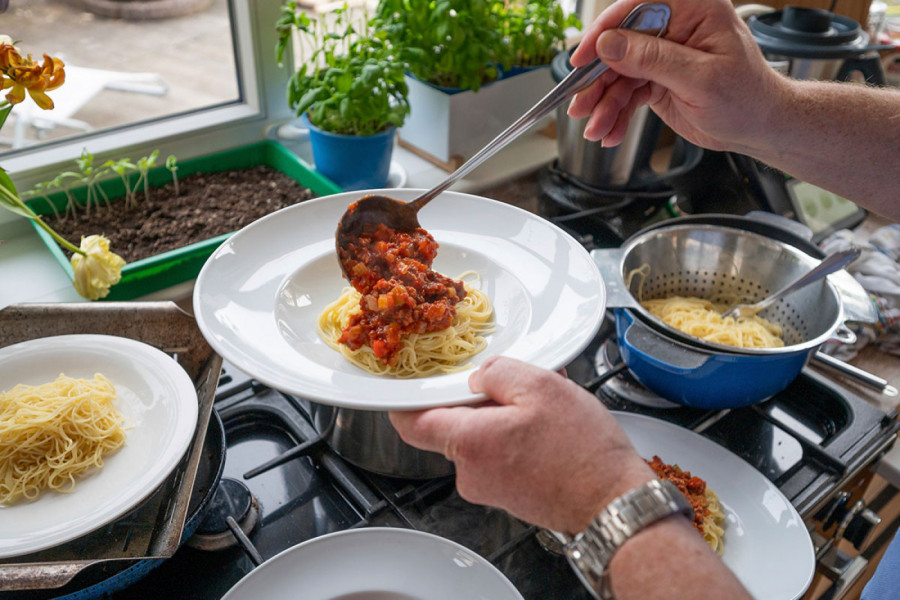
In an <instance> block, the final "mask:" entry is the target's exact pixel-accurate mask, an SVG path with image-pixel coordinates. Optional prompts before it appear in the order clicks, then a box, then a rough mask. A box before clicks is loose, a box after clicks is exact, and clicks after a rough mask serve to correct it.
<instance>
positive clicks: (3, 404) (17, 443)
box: [0, 373, 125, 504]
mask: <svg viewBox="0 0 900 600" xmlns="http://www.w3.org/2000/svg"><path fill="white" fill-rule="evenodd" d="M115 400H116V389H115V387H114V386H113V384H112V383H111V382H110V381H109V380H108V379H107V378H106V377H104V376H103V375H101V374H99V373H97V374H95V375H94V377H93V379H75V378H72V377H67V376H66V375H64V374H60V375H59V377H57V378H56V380H54V381H52V382H49V383H44V384H41V385H24V384H19V385H17V386H15V387H13V388H12V389H10V390H8V391H6V392H2V393H0V504H12V503H14V502H16V501H19V500H22V499H25V500H34V499H35V498H37V497H38V496H39V495H40V494H41V492H42V491H44V490H47V489H50V490H55V491H57V492H69V491H71V490H72V488H74V486H75V484H76V478H78V477H80V476H81V475H83V474H84V473H86V472H87V471H89V470H91V469H93V468H102V467H103V459H104V457H105V456H106V455H108V454H109V453H111V452H114V451H115V450H117V449H118V448H120V447H121V446H122V445H123V444H124V443H125V430H124V428H123V427H122V423H123V418H122V415H121V414H120V413H119V411H118V410H116V408H115V406H114V403H115Z"/></svg>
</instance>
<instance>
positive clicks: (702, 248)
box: [593, 225, 853, 355]
mask: <svg viewBox="0 0 900 600" xmlns="http://www.w3.org/2000/svg"><path fill="white" fill-rule="evenodd" d="M604 253H606V254H604ZM593 254H594V258H595V260H596V261H597V263H598V265H599V266H600V268H601V271H602V272H603V274H604V281H605V283H606V284H607V292H608V305H609V306H610V307H613V308H616V307H618V308H629V309H632V310H633V311H634V312H635V313H636V314H637V315H639V317H640V318H641V319H642V320H643V321H645V322H646V323H648V324H649V325H652V326H653V327H654V328H655V329H657V330H658V331H661V332H664V333H665V334H667V335H668V336H670V337H675V338H678V339H681V340H683V341H687V342H689V343H691V344H693V345H696V346H699V347H703V348H707V349H710V350H715V351H718V352H729V353H738V354H751V355H752V354H778V353H784V352H796V351H802V350H806V349H811V348H816V347H818V346H819V345H821V344H822V343H824V342H825V341H826V340H828V339H830V338H835V337H837V338H840V339H842V340H843V341H852V340H851V338H852V336H853V334H852V332H850V331H849V330H848V329H846V328H842V325H843V322H844V314H843V310H842V306H841V296H840V293H839V292H838V290H837V288H836V287H835V286H834V285H833V284H832V283H831V282H830V281H828V278H826V279H824V280H822V281H821V282H817V283H814V284H812V285H809V286H807V287H805V288H803V289H801V290H798V291H796V292H795V293H793V294H791V295H789V296H787V297H785V298H782V299H781V300H779V301H778V302H776V303H775V304H773V305H772V306H771V307H769V308H767V309H766V310H764V311H761V312H760V313H759V316H760V317H763V318H764V319H767V320H769V321H771V322H774V323H777V324H778V325H780V326H781V327H782V328H783V330H784V335H783V339H784V343H785V347H784V348H736V347H734V346H728V345H725V344H718V343H714V342H707V341H704V340H701V339H699V338H696V337H694V336H691V335H688V334H686V333H683V332H681V331H679V330H677V329H675V328H674V327H671V326H669V325H667V324H665V323H663V322H662V321H661V320H659V319H657V318H656V317H654V316H653V315H651V314H650V313H649V312H648V311H647V310H646V309H644V308H643V307H642V306H641V305H640V301H641V300H650V299H655V298H666V297H669V296H674V295H680V296H696V297H700V298H705V299H707V300H711V301H713V302H721V303H725V304H728V305H733V304H737V303H741V302H744V303H746V302H756V301H758V300H762V299H763V298H765V297H766V296H769V295H771V294H772V293H774V292H775V291H777V290H779V289H781V288H782V287H784V286H785V285H787V284H789V283H791V282H792V281H794V280H795V279H797V278H798V277H800V276H801V275H803V274H804V273H806V272H808V271H809V270H811V269H812V268H813V267H815V266H816V265H817V264H818V262H819V261H817V260H816V259H814V258H812V257H810V256H809V255H807V254H805V253H803V252H801V251H800V250H798V249H796V248H795V247H793V246H790V245H788V244H785V243H782V242H779V241H777V240H774V239H771V238H767V237H765V236H762V235H759V234H755V233H751V232H748V231H743V230H740V229H734V228H729V227H723V226H718V225H683V226H679V225H674V226H671V227H664V228H660V229H655V230H651V231H648V232H646V233H644V234H642V235H640V236H638V237H636V238H634V239H632V240H629V241H628V243H627V244H626V245H625V246H623V247H622V248H620V249H617V250H612V251H594V253H593ZM642 269H643V271H644V272H645V274H642V273H641V270H642Z"/></svg>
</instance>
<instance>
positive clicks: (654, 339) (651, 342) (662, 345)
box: [622, 312, 710, 375]
mask: <svg viewBox="0 0 900 600" xmlns="http://www.w3.org/2000/svg"><path fill="white" fill-rule="evenodd" d="M625 319H626V321H628V322H629V324H628V328H627V329H626V330H625V334H624V335H623V336H622V340H623V342H624V344H625V346H626V347H628V348H629V349H631V350H632V351H633V352H637V353H638V354H641V355H642V357H643V358H644V360H646V361H649V362H652V363H655V364H657V365H658V366H659V367H660V368H663V369H665V370H666V371H668V372H670V373H675V374H677V375H688V374H690V373H692V372H693V371H695V370H697V369H699V368H700V367H702V366H703V365H705V364H706V361H708V360H709V359H710V354H709V353H708V352H701V351H698V350H694V349H693V348H690V347H688V346H686V345H683V344H677V343H675V342H673V341H671V340H668V339H666V338H665V337H664V336H663V335H661V334H659V333H657V332H656V331H654V330H653V329H651V328H649V327H648V326H646V325H644V324H643V323H641V322H640V321H638V320H637V319H635V318H634V317H633V316H632V315H631V314H629V313H627V312H626V313H625Z"/></svg>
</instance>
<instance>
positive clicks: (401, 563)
mask: <svg viewBox="0 0 900 600" xmlns="http://www.w3.org/2000/svg"><path fill="white" fill-rule="evenodd" d="M298 594H300V595H302V597H303V599H304V600H425V599H426V598H427V600H462V599H466V600H522V596H521V594H519V592H517V591H516V588H515V587H513V585H512V583H510V582H509V580H508V579H506V577H504V575H503V574H502V573H501V572H500V571H498V570H497V569H496V568H495V567H494V566H493V565H492V564H491V563H489V562H488V561H486V560H485V559H484V558H482V557H481V556H479V555H478V554H475V553H474V552H472V551H471V550H469V549H468V548H465V547H464V546H461V545H459V544H457V543H456V542H451V541H450V540H447V539H444V538H442V537H438V536H436V535H432V534H430V533H423V532H421V531H414V530H412V529H392V528H386V527H372V528H367V529H351V530H348V531H341V532H338V533H331V534H328V535H323V536H321V537H317V538H314V539H312V540H309V541H307V542H304V543H302V544H299V545H297V546H294V547H293V548H288V549H287V550H285V551H284V552H281V553H280V554H277V555H276V556H273V557H272V558H270V559H269V560H267V561H266V562H264V563H263V564H261V565H260V566H258V567H257V568H255V569H254V570H253V571H251V572H250V573H249V574H248V575H246V576H245V577H244V578H243V579H241V580H240V581H239V582H238V583H237V584H236V585H235V586H234V587H233V588H231V590H230V591H229V592H228V593H227V594H225V597H224V598H223V599H222V600H259V599H260V598H265V599H266V600H295V599H296V598H298V597H300V596H298Z"/></svg>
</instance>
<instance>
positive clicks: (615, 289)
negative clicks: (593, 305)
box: [591, 248, 638, 308]
mask: <svg viewBox="0 0 900 600" xmlns="http://www.w3.org/2000/svg"><path fill="white" fill-rule="evenodd" d="M624 256H625V252H624V250H622V248H598V249H595V250H591V258H593V259H594V262H595V263H596V264H597V267H598V268H599V269H600V275H601V277H603V283H604V284H606V306H607V308H637V306H638V303H637V300H635V299H634V296H632V295H631V292H630V291H628V287H627V286H626V285H625V280H624V279H623V278H622V258H623V257H624Z"/></svg>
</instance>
